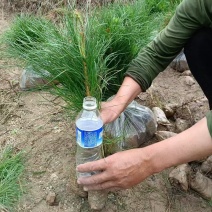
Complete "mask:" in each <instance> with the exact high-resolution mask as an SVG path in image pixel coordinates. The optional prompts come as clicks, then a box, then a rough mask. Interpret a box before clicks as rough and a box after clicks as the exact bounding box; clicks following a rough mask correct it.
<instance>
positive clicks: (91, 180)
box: [77, 172, 110, 186]
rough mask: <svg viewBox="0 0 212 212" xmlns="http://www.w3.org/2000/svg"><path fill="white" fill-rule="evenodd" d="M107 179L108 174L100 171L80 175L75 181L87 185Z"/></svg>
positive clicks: (108, 177) (108, 178)
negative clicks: (87, 175) (90, 174)
mask: <svg viewBox="0 0 212 212" xmlns="http://www.w3.org/2000/svg"><path fill="white" fill-rule="evenodd" d="M109 180H110V176H109V175H108V174H107V172H101V173H98V174H95V175H92V176H90V177H81V178H79V179H78V180H77V183H78V184H82V185H86V186H87V185H94V184H95V185H97V184H101V183H103V182H107V181H109Z"/></svg>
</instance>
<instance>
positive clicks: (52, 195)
mask: <svg viewBox="0 0 212 212" xmlns="http://www.w3.org/2000/svg"><path fill="white" fill-rule="evenodd" d="M55 199H56V194H55V193H54V192H52V191H51V192H49V193H48V195H47V197H46V203H47V204H48V205H50V206H52V205H54V203H55Z"/></svg>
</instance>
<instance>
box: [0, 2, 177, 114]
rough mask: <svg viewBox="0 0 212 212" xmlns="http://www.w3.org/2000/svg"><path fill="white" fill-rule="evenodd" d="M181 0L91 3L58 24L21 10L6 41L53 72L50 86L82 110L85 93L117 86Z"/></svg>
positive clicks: (103, 93) (13, 52) (9, 49)
mask: <svg viewBox="0 0 212 212" xmlns="http://www.w3.org/2000/svg"><path fill="white" fill-rule="evenodd" d="M175 1H177V0H175ZM175 1H174V2H173V1H165V0H160V1H159V0H151V1H150V0H134V1H129V2H128V3H123V2H122V1H120V2H116V3H113V4H107V5H105V6H102V7H96V8H90V5H89V3H88V4H87V6H86V8H85V10H83V11H79V10H76V8H74V7H73V8H69V9H68V10H67V9H66V12H65V13H64V16H62V17H61V18H60V21H59V22H58V23H57V24H53V23H52V22H51V21H49V20H47V19H45V18H44V17H38V16H33V15H21V16H19V17H17V18H16V19H15V20H14V22H13V24H12V26H11V28H10V29H9V30H8V31H7V32H6V33H5V34H4V36H3V40H2V44H3V46H4V47H5V46H6V48H5V49H6V53H7V55H9V56H10V57H13V58H16V59H17V58H19V60H20V61H21V62H22V63H21V64H22V65H23V66H25V67H27V66H28V67H29V66H30V67H32V68H33V70H34V71H35V72H37V73H39V74H40V75H42V76H43V77H45V78H47V80H48V81H49V84H50V85H52V86H53V88H52V89H50V92H53V93H54V94H56V95H58V96H60V97H62V98H63V99H64V100H65V101H66V102H67V107H68V108H69V109H71V110H72V111H76V112H78V111H79V110H80V109H81V107H82V100H83V98H84V97H85V96H89V95H90V96H94V97H96V98H97V101H98V102H101V101H103V100H106V99H107V98H109V97H110V96H112V95H114V94H115V93H116V92H117V90H118V88H119V86H120V84H121V82H122V80H123V77H124V72H125V71H126V69H127V66H128V64H129V63H130V61H131V60H132V59H133V58H134V57H135V56H136V55H137V54H138V52H139V51H140V49H141V48H142V47H143V46H144V45H146V44H147V43H148V42H150V41H151V40H152V39H153V38H154V37H155V36H156V34H157V33H158V32H159V30H160V29H161V28H162V26H163V25H164V22H165V21H166V18H167V14H168V13H169V12H168V11H169V9H170V11H173V4H174V5H175ZM165 2H166V4H164V3H165ZM164 5H165V6H164ZM154 7H155V8H156V9H154ZM55 81H57V82H59V84H58V85H54V84H53V83H52V82H55Z"/></svg>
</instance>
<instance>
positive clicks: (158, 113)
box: [152, 107, 170, 125]
mask: <svg viewBox="0 0 212 212" xmlns="http://www.w3.org/2000/svg"><path fill="white" fill-rule="evenodd" d="M152 111H153V113H154V115H155V119H156V121H157V123H158V124H161V125H169V124H170V122H169V120H168V119H167V118H166V115H165V113H164V111H163V110H162V109H160V108H159V107H153V108H152Z"/></svg>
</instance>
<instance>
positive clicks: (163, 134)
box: [155, 131, 177, 141]
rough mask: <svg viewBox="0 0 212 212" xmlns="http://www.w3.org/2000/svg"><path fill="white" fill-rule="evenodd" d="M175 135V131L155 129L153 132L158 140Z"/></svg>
mask: <svg viewBox="0 0 212 212" xmlns="http://www.w3.org/2000/svg"><path fill="white" fill-rule="evenodd" d="M175 135H177V133H174V132H169V131H157V132H156V133H155V136H156V138H157V139H158V141H162V140H165V139H167V138H170V137H172V136H175Z"/></svg>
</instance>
